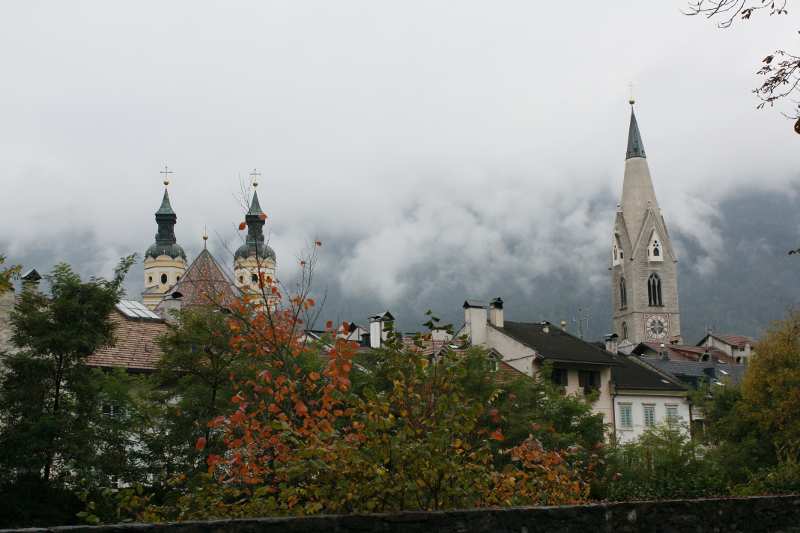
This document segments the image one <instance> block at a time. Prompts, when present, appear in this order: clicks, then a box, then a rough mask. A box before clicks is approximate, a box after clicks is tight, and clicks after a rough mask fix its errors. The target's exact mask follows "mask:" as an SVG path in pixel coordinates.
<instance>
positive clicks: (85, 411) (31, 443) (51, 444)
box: [0, 255, 135, 481]
mask: <svg viewBox="0 0 800 533" xmlns="http://www.w3.org/2000/svg"><path fill="white" fill-rule="evenodd" d="M134 260H135V255H132V256H129V257H126V258H124V259H123V260H122V261H121V262H120V264H119V266H118V267H117V268H116V270H115V272H114V277H113V278H112V279H111V280H105V279H102V278H94V277H93V278H91V279H89V280H88V281H83V280H82V279H81V277H80V275H78V274H77V273H75V271H73V270H72V268H71V267H70V266H69V265H66V264H63V263H61V264H59V265H57V266H56V267H55V270H54V271H53V272H52V273H51V274H50V275H48V276H45V280H46V282H47V283H48V284H49V285H50V293H51V295H50V297H48V296H46V295H44V294H41V293H39V292H36V291H24V292H23V294H22V298H21V301H20V304H19V307H18V309H17V310H16V311H14V312H12V314H11V320H12V324H13V327H14V333H13V336H12V342H13V343H14V345H15V346H16V347H18V348H19V349H20V352H18V353H16V354H13V355H8V354H4V355H2V366H3V367H5V372H4V374H3V376H2V380H1V381H0V418H1V419H2V420H3V424H2V426H0V463H1V464H3V465H4V466H6V467H7V468H10V471H12V472H17V473H27V474H32V475H34V476H39V477H41V479H43V480H45V481H47V480H50V479H51V478H52V477H63V476H65V475H66V473H67V466H68V465H72V466H73V468H77V467H79V465H91V456H92V453H94V451H95V448H94V441H93V435H94V432H95V420H96V417H97V415H98V409H97V405H96V399H97V398H98V393H99V386H98V384H97V382H96V381H95V380H93V379H92V375H91V372H89V371H88V369H87V367H86V359H87V358H88V357H89V356H90V355H91V354H92V353H94V352H95V351H96V350H97V349H99V348H100V347H102V346H105V345H108V344H110V343H113V342H114V329H115V327H114V323H113V322H112V321H111V320H110V314H111V313H112V312H113V311H114V305H115V304H116V303H117V302H118V301H119V299H120V297H121V296H122V295H123V294H124V292H123V289H122V281H123V279H124V277H125V274H126V273H127V272H128V270H129V269H130V267H131V265H132V264H133V262H134Z"/></svg>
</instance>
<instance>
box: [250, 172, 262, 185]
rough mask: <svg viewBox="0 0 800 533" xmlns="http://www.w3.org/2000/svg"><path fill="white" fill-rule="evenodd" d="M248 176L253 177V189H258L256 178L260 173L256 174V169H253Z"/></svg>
mask: <svg viewBox="0 0 800 533" xmlns="http://www.w3.org/2000/svg"><path fill="white" fill-rule="evenodd" d="M250 175H251V176H253V187H258V177H259V176H260V175H261V172H256V169H253V172H251V173H250Z"/></svg>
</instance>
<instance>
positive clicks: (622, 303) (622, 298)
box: [619, 278, 628, 309]
mask: <svg viewBox="0 0 800 533" xmlns="http://www.w3.org/2000/svg"><path fill="white" fill-rule="evenodd" d="M619 307H620V309H625V308H626V307H628V290H627V288H626V287H625V278H619Z"/></svg>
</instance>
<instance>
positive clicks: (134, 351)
mask: <svg viewBox="0 0 800 533" xmlns="http://www.w3.org/2000/svg"><path fill="white" fill-rule="evenodd" d="M111 320H112V322H114V323H115V324H117V331H116V332H115V336H116V337H117V344H116V345H115V346H110V347H109V346H107V347H105V348H101V349H100V350H98V351H97V352H95V353H94V354H92V355H91V356H89V359H88V360H87V361H86V364H87V365H88V366H90V367H100V368H113V367H122V368H124V369H125V370H130V371H134V372H136V371H138V372H151V371H153V370H154V369H155V363H156V361H158V357H159V356H160V355H161V349H160V348H159V347H158V343H157V342H156V337H159V336H161V335H165V334H166V333H167V332H168V331H169V325H168V324H167V323H165V322H161V323H157V322H138V321H134V320H127V319H126V318H125V317H123V316H122V315H120V314H119V313H116V312H114V313H112V314H111Z"/></svg>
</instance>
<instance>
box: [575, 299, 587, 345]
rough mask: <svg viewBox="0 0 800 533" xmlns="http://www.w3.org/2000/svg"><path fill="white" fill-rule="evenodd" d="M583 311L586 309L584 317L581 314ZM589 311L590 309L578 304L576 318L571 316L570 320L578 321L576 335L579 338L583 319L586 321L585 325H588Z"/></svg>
mask: <svg viewBox="0 0 800 533" xmlns="http://www.w3.org/2000/svg"><path fill="white" fill-rule="evenodd" d="M584 311H586V316H585V317H584V316H583V312H584ZM589 312H591V309H586V308H584V307H582V306H580V305H579V306H578V318H577V319H576V318H575V317H572V321H573V322H577V323H578V331H579V335H578V336H579V337H580V338H581V339H582V338H583V321H584V320H585V321H586V325H587V326H588V325H589Z"/></svg>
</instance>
